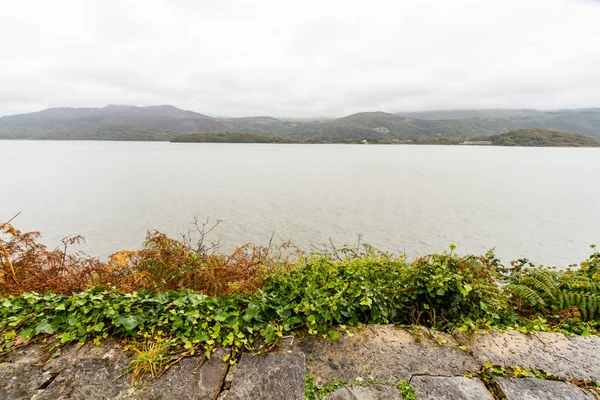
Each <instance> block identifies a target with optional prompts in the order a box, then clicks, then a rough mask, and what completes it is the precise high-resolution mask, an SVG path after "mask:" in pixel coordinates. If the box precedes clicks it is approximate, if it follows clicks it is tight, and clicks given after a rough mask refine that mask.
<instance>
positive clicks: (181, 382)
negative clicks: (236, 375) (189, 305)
mask: <svg viewBox="0 0 600 400" xmlns="http://www.w3.org/2000/svg"><path fill="white" fill-rule="evenodd" d="M229 353H230V351H229V350H228V349H223V348H220V349H217V350H216V351H215V352H214V353H213V354H212V355H211V357H210V360H208V361H206V362H205V363H203V364H201V362H202V360H203V357H189V358H184V359H183V360H181V361H180V362H179V363H177V364H175V365H174V366H173V367H171V368H170V369H169V370H168V371H167V372H165V373H164V374H163V375H162V376H161V377H160V378H159V379H156V380H154V381H152V382H150V384H149V385H148V387H147V388H146V389H144V390H142V391H140V392H138V393H136V394H135V396H134V398H135V399H139V400H168V399H173V398H175V397H176V398H177V399H178V400H214V399H216V398H217V396H218V394H219V391H220V389H221V385H222V384H223V380H224V379H225V375H226V374H227V367H228V364H227V363H226V362H223V357H224V356H225V355H227V354H229ZM175 393H176V396H175V395H174V394H175Z"/></svg>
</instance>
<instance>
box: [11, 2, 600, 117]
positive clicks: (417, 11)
mask: <svg viewBox="0 0 600 400" xmlns="http://www.w3.org/2000/svg"><path fill="white" fill-rule="evenodd" d="M111 103H114V104H133V105H154V104H173V105H175V106H177V107H181V108H185V109H190V110H194V111H198V112H201V113H204V114H209V115H213V116H249V115H272V116H279V117H318V116H343V115H346V114H350V113H353V112H357V111H375V110H381V111H388V112H398V111H415V110H431V109H461V108H496V107H502V108H544V109H547V108H576V107H600V1H594V0H453V1H449V0H410V1H408V0H390V1H383V0H369V1H364V0H363V1H354V0H302V1H282V0H253V1H230V0H214V1H213V0H211V1H208V0H162V1H160V0H139V1H137V0H127V1H123V0H115V1H109V0H98V1H94V0H85V1H82V0H73V1H65V0H56V1H48V0H38V1H34V0H4V1H3V2H2V7H1V10H0V115H8V114H15V113H24V112H31V111H38V110H40V109H43V108H47V107H59V106H74V107H100V106H104V105H106V104H111Z"/></svg>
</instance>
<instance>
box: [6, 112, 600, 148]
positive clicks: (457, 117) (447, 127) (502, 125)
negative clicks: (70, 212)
mask: <svg viewBox="0 0 600 400" xmlns="http://www.w3.org/2000/svg"><path fill="white" fill-rule="evenodd" d="M527 128H535V129H538V128H544V129H554V130H560V131H566V132H572V133H577V134H581V135H585V136H591V137H596V138H600V109H581V110H558V111H536V110H498V109H492V110H457V111H426V112H418V113H403V114H390V113H385V112H380V111H379V112H361V113H357V114H352V115H348V116H346V117H343V118H337V119H329V120H287V119H277V118H273V117H268V116H260V117H244V118H212V117H209V116H207V115H204V114H200V113H196V112H193V111H186V110H181V109H178V108H176V107H173V106H152V107H134V106H114V105H111V106H106V107H103V108H51V109H47V110H43V111H40V112H35V113H29V114H22V115H13V116H6V117H1V118H0V139H56V140H61V139H62V140H78V139H81V140H165V141H167V140H170V139H172V138H173V137H175V136H177V135H178V134H185V133H199V132H203V133H216V132H220V133H226V132H237V133H249V134H257V135H264V136H269V137H277V138H280V139H281V140H283V139H286V140H296V141H310V142H360V141H362V140H365V139H366V140H368V141H370V142H391V141H396V140H399V141H409V140H411V141H414V142H417V143H419V142H421V143H434V142H436V139H440V138H454V139H466V138H474V137H482V136H490V135H494V134H501V133H504V132H511V131H515V130H519V129H527ZM230 139H231V138H230ZM254 139H256V140H258V139H257V138H254ZM215 140H217V139H215ZM244 140H246V139H244ZM248 140H250V139H248ZM261 140H262V139H261Z"/></svg>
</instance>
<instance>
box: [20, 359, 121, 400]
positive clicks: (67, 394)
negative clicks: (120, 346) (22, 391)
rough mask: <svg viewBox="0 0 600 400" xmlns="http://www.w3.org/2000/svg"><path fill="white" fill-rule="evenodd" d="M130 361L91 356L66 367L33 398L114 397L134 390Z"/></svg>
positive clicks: (80, 399)
mask: <svg viewBox="0 0 600 400" xmlns="http://www.w3.org/2000/svg"><path fill="white" fill-rule="evenodd" d="M126 371H127V363H126V362H122V361H120V362H119V361H116V362H115V361H112V360H110V359H109V358H104V359H102V358H88V359H83V360H81V361H78V362H76V363H75V364H72V365H69V366H67V367H66V368H64V369H63V370H62V371H61V372H60V373H58V375H57V376H56V378H55V379H54V380H53V381H52V382H51V383H50V384H49V385H48V387H47V388H46V389H44V390H40V391H38V393H37V394H35V395H34V396H33V397H31V400H109V399H110V400H114V399H124V398H126V397H127V396H128V395H129V393H130V392H131V389H130V384H129V378H128V376H127V374H126Z"/></svg>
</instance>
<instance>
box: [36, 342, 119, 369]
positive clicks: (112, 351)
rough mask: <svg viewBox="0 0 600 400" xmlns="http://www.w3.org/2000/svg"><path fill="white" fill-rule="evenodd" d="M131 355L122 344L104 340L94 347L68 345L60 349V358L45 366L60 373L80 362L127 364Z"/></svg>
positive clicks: (90, 345) (89, 345)
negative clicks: (102, 361) (98, 360)
mask: <svg viewBox="0 0 600 400" xmlns="http://www.w3.org/2000/svg"><path fill="white" fill-rule="evenodd" d="M130 356H131V353H129V352H126V351H125V350H124V348H123V344H122V343H121V342H119V341H117V340H114V339H112V340H105V341H103V342H101V343H100V345H98V346H96V345H95V344H93V343H86V344H70V345H67V346H66V347H65V348H63V349H62V351H61V353H60V356H59V357H56V358H53V359H52V360H50V361H49V362H48V364H47V365H46V367H45V368H46V369H48V370H50V371H51V372H60V371H62V370H63V369H65V368H68V367H69V366H72V365H75V364H77V363H78V362H80V361H83V360H89V359H102V360H106V362H108V363H127V362H128V361H129V360H130Z"/></svg>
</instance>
